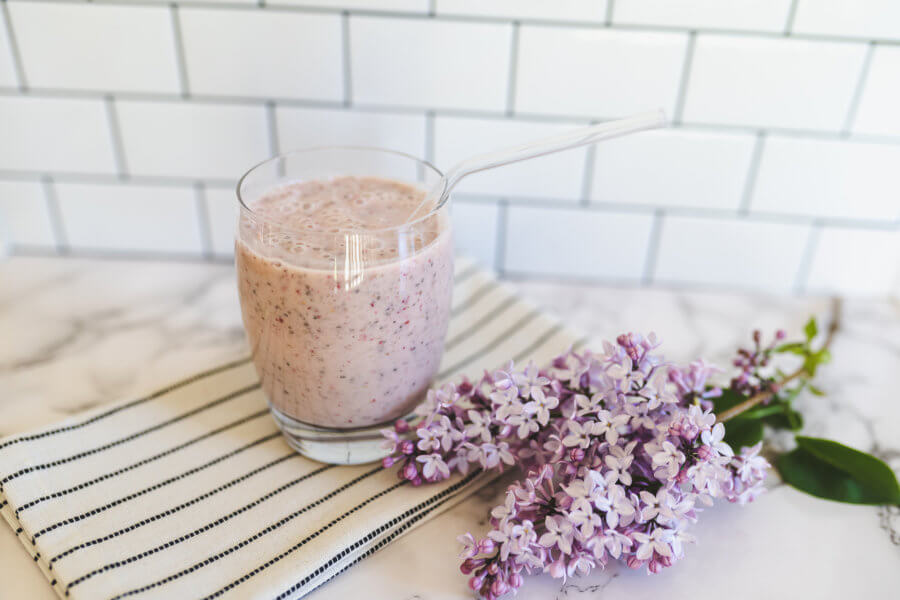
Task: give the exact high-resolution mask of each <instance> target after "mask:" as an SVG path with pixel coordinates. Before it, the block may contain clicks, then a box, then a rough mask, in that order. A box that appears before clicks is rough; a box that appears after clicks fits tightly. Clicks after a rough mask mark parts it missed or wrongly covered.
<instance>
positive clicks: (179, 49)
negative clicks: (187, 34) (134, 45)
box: [169, 2, 191, 98]
mask: <svg viewBox="0 0 900 600" xmlns="http://www.w3.org/2000/svg"><path fill="white" fill-rule="evenodd" d="M169 14H170V15H171V20H172V36H173V39H174V40H175V62H176V66H177V68H178V85H179V86H180V88H181V97H182V98H189V97H190V95H191V88H190V85H189V84H188V72H187V59H186V58H185V52H184V36H183V35H182V32H181V17H180V16H179V14H178V4H177V3H175V2H172V3H171V4H169Z"/></svg>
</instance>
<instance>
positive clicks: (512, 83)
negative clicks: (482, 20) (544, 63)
mask: <svg viewBox="0 0 900 600" xmlns="http://www.w3.org/2000/svg"><path fill="white" fill-rule="evenodd" d="M520 30H521V26H520V24H519V22H518V21H513V24H512V34H511V35H510V46H509V74H508V75H507V80H506V116H507V117H512V116H513V115H514V114H515V108H516V78H517V76H518V71H519V35H520Z"/></svg>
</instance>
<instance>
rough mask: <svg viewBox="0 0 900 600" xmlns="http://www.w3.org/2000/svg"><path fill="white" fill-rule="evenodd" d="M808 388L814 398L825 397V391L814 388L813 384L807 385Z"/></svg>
mask: <svg viewBox="0 0 900 600" xmlns="http://www.w3.org/2000/svg"><path fill="white" fill-rule="evenodd" d="M806 387H807V389H809V391H810V393H811V394H812V395H814V396H824V395H825V390H822V389H820V388H817V387H816V386H814V385H813V384H811V383H810V384H809V385H807V386H806Z"/></svg>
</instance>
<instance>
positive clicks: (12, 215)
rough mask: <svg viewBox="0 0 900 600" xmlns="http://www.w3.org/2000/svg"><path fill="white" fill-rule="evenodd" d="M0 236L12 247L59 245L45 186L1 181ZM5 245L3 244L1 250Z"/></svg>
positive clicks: (36, 183) (0, 245) (24, 182)
mask: <svg viewBox="0 0 900 600" xmlns="http://www.w3.org/2000/svg"><path fill="white" fill-rule="evenodd" d="M0 236H4V237H5V239H6V243H9V244H21V245H23V246H33V247H38V248H40V247H41V246H43V247H53V246H55V245H56V238H55V236H54V235H53V227H52V225H51V221H50V212H49V210H48V206H47V200H46V196H45V193H44V186H43V184H41V183H38V182H31V181H0ZM0 239H2V238H0ZM3 245H4V244H3V243H2V242H0V249H2V247H3Z"/></svg>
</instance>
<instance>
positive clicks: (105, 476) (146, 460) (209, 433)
mask: <svg viewBox="0 0 900 600" xmlns="http://www.w3.org/2000/svg"><path fill="white" fill-rule="evenodd" d="M268 413H269V409H263V410H260V411H257V412H255V413H253V414H250V415H247V416H245V417H242V418H240V419H238V420H237V421H232V422H231V423H228V424H227V425H222V426H221V427H217V428H216V429H213V430H212V431H207V432H206V433H204V434H203V435H201V436H198V437H195V438H194V439H192V440H188V441H186V442H182V443H181V444H178V445H177V446H173V447H172V448H169V449H168V450H164V451H162V452H160V453H158V454H154V455H153V456H148V457H147V458H143V459H141V460H139V461H137V462H135V463H131V464H130V465H128V466H127V467H122V468H121V469H117V470H115V471H110V472H109V473H104V474H103V475H100V476H99V477H95V478H94V479H90V480H88V481H83V482H81V483H79V484H78V485H75V486H72V487H70V488H67V489H64V490H59V491H58V492H53V493H52V494H47V495H46V496H41V497H40V498H35V499H34V500H29V501H28V502H26V503H25V504H23V505H22V506H20V507H19V508H17V509H16V518H18V517H19V515H20V514H21V513H22V511H23V510H28V509H29V508H31V507H33V506H37V505H38V504H41V503H43V502H46V501H47V500H53V499H54V498H62V497H63V496H68V495H69V494H71V493H73V492H77V491H78V490H83V489H84V488H88V487H91V486H92V485H96V484H98V483H100V482H101V481H106V480H107V479H112V478H113V477H116V476H118V475H121V474H122V473H127V472H128V471H132V470H134V469H137V468H138V467H142V466H144V465H146V464H149V463H152V462H154V461H157V460H159V459H160V458H164V457H166V456H169V455H170V454H174V453H175V452H178V451H179V450H184V449H185V448H187V447H188V446H192V445H194V444H196V443H198V442H202V441H203V440H205V439H208V438H211V437H213V436H214V435H216V434H219V433H222V432H223V431H228V430H229V429H232V428H234V427H238V426H240V425H243V424H244V423H247V422H249V421H252V420H254V419H258V418H260V417H262V416H264V415H266V414H268Z"/></svg>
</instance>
